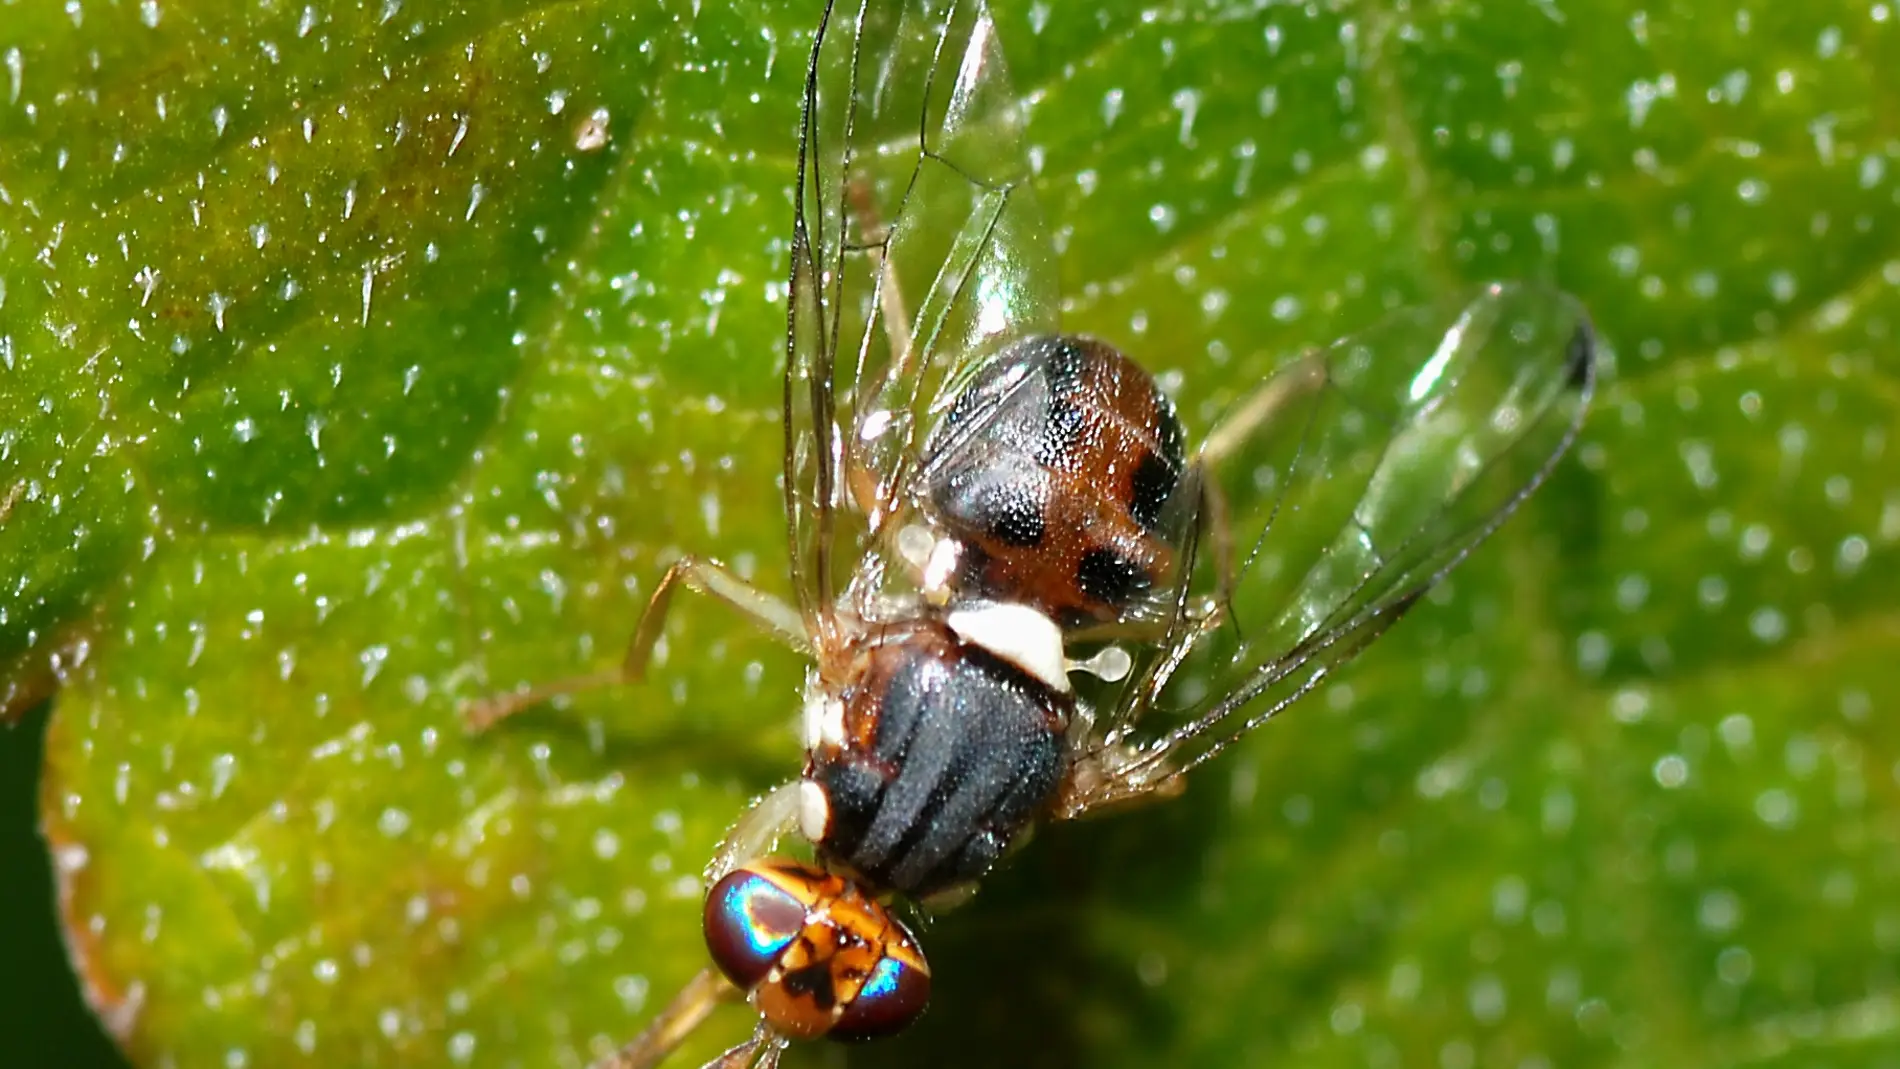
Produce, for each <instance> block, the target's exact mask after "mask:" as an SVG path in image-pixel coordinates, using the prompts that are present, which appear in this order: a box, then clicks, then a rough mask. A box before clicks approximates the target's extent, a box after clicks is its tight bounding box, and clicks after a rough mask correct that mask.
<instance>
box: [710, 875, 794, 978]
mask: <svg viewBox="0 0 1900 1069" xmlns="http://www.w3.org/2000/svg"><path fill="white" fill-rule="evenodd" d="M705 928H706V949H707V951H709V952H710V953H711V954H712V959H713V964H714V965H717V966H719V971H720V972H722V973H725V974H726V979H728V980H731V981H732V983H733V985H734V986H735V987H737V988H739V989H740V990H741V991H747V992H749V991H751V990H752V989H753V988H755V987H757V986H759V984H760V983H762V982H763V981H764V980H765V978H766V977H767V976H769V975H771V972H772V970H773V969H775V968H777V967H778V959H779V956H780V955H782V954H784V953H785V948H786V947H788V946H790V945H791V944H792V940H794V939H796V938H798V936H799V933H801V932H803V931H804V930H805V903H804V902H802V901H800V900H799V899H798V898H797V897H796V896H794V895H793V894H791V893H790V892H789V891H787V890H786V889H785V888H783V887H781V886H779V884H778V883H777V882H776V881H774V880H772V879H770V878H769V877H768V876H767V875H766V874H765V873H764V872H761V871H759V870H757V869H754V868H751V867H745V868H739V869H735V870H733V871H732V872H730V873H728V874H726V876H725V877H724V878H723V879H721V880H720V881H719V882H718V883H716V884H713V888H712V892H711V893H710V894H708V895H707V896H706V921H705Z"/></svg>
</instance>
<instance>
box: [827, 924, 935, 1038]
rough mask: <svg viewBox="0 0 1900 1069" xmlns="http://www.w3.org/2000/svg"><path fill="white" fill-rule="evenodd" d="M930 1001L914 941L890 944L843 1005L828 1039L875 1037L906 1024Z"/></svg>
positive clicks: (925, 974)
mask: <svg viewBox="0 0 1900 1069" xmlns="http://www.w3.org/2000/svg"><path fill="white" fill-rule="evenodd" d="M929 1002H930V970H929V969H928V968H926V967H925V966H924V962H923V958H922V957H921V956H920V955H918V954H917V951H916V944H915V943H912V942H908V941H906V942H905V943H903V944H895V943H894V944H892V945H891V947H890V950H889V952H888V953H886V954H885V956H884V957H882V958H879V959H878V963H877V965H876V967H875V968H873V969H872V970H871V978H870V979H869V980H866V981H865V982H864V986H863V987H862V988H859V989H858V996H857V997H856V998H854V999H852V1000H851V1002H850V1003H849V1004H848V1005H846V1006H845V1008H844V1012H843V1013H842V1014H840V1015H839V1017H838V1023H837V1024H834V1025H832V1026H831V1032H830V1033H829V1034H830V1037H831V1038H832V1039H844V1040H855V1039H877V1038H879V1037H881V1036H888V1035H894V1034H896V1033H898V1032H901V1031H903V1030H904V1029H905V1028H907V1027H909V1025H910V1023H911V1022H912V1021H914V1020H916V1019H917V1018H918V1016H919V1015H920V1014H922V1013H923V1012H924V1007H925V1006H926V1005H928V1004H929Z"/></svg>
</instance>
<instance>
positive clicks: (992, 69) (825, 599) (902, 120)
mask: <svg viewBox="0 0 1900 1069" xmlns="http://www.w3.org/2000/svg"><path fill="white" fill-rule="evenodd" d="M1021 130H1022V115H1021V111H1020V108H1019V105H1018V101H1017V98H1016V96H1015V93H1014V91H1013V90H1012V89H1011V88H1010V85H1009V79H1008V74H1007V71H1006V70H1005V68H1004V65H1003V58H1002V53H1001V51H1000V48H999V46H998V43H997V39H996V30H995V25H994V23H993V22H992V21H991V18H990V14H989V11H988V9H987V8H986V7H984V5H983V4H981V3H975V2H969V0H964V2H957V3H950V2H944V0H834V2H833V3H832V4H831V5H830V6H829V7H828V9H827V14H826V17H825V22H824V24H823V26H822V27H821V28H820V30H819V33H818V38H817V40H816V41H815V43H814V44H813V48H812V55H811V63H810V66H809V68H808V71H807V80H806V94H805V112H804V122H803V126H802V132H801V136H800V145H799V174H798V188H797V191H796V210H795V218H794V225H793V234H792V259H793V265H792V276H791V291H790V301H789V330H788V336H789V341H788V350H787V360H786V373H785V427H786V438H787V440H786V453H785V492H786V498H787V501H786V504H787V512H788V515H789V517H790V521H791V540H792V546H791V549H792V558H793V562H794V568H793V570H794V580H795V582H796V585H797V587H798V592H799V598H800V602H801V605H802V606H803V607H804V609H805V614H806V617H807V621H808V623H809V622H811V621H813V620H814V619H817V618H819V617H821V616H822V614H823V613H824V611H825V607H826V606H828V605H829V604H830V601H831V599H832V598H833V597H835V596H836V594H837V593H838V588H837V586H836V585H835V583H836V579H835V577H834V564H833V562H832V557H833V555H834V554H836V553H846V554H848V555H849V556H850V558H851V560H852V561H854V562H859V561H861V562H863V564H862V565H861V572H862V571H864V570H870V571H875V570H876V569H877V567H878V559H879V557H880V554H879V553H878V552H877V546H876V543H877V541H878V540H879V539H880V538H882V537H883V536H884V535H885V534H886V533H887V531H886V527H887V525H888V524H889V522H890V521H891V519H892V518H893V517H894V516H895V515H897V514H898V513H899V512H901V511H902V509H903V507H904V505H905V504H906V503H907V502H908V500H909V494H908V490H907V484H908V481H909V479H910V478H911V476H912V474H913V473H914V471H915V469H916V454H917V449H918V446H919V445H920V444H921V439H922V436H923V434H924V432H925V431H927V430H928V428H929V425H930V423H931V422H932V420H933V419H934V418H935V413H936V412H937V411H939V410H941V409H943V408H945V407H947V406H948V404H949V403H950V401H949V399H950V398H951V397H952V396H953V393H954V384H955V383H956V382H958V381H959V379H960V378H961V377H962V376H964V375H966V374H967V373H968V372H969V370H970V369H971V368H972V367H974V366H975V365H976V364H977V363H978V362H980V361H981V360H982V359H983V358H984V357H986V356H988V355H989V354H991V353H993V352H994V351H995V350H996V349H997V348H998V347H999V346H1000V345H1001V344H1002V343H1003V342H1005V341H1007V340H1010V339H1013V338H1015V337H1018V336H1021V335H1024V334H1032V333H1038V332H1047V331H1049V330H1052V329H1053V327H1054V319H1055V312H1056V306H1057V297H1056V291H1055V286H1054V261H1053V259H1052V257H1051V255H1050V253H1049V249H1048V243H1047V241H1046V240H1045V237H1044V234H1043V230H1042V225H1041V221H1040V218H1039V216H1038V214H1037V212H1036V208H1035V205H1034V202H1033V201H1032V200H1031V198H1030V196H1029V190H1028V188H1027V180H1028V169H1027V166H1026V164H1025V162H1024V159H1025V158H1024V155H1023V153H1022V151H1021V137H1022V134H1021ZM847 505H849V506H854V511H855V513H856V515H855V516H853V517H852V519H851V520H850V521H849V522H848V523H847V522H845V521H843V520H842V519H841V518H840V514H841V512H843V510H844V508H845V506H847ZM834 528H836V530H834Z"/></svg>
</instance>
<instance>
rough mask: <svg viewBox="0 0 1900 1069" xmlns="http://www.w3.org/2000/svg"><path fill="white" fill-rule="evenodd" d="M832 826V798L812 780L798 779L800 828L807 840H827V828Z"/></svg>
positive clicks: (819, 841)
mask: <svg viewBox="0 0 1900 1069" xmlns="http://www.w3.org/2000/svg"><path fill="white" fill-rule="evenodd" d="M830 826H831V799H830V798H828V797H826V795H825V789H824V788H823V787H821V786H819V785H818V784H816V783H813V782H812V781H811V780H808V779H802V780H799V781H798V830H799V833H800V834H802V835H803V836H804V837H805V840H806V841H807V842H813V843H822V842H824V841H825V829H826V828H828V827H830Z"/></svg>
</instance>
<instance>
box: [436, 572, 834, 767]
mask: <svg viewBox="0 0 1900 1069" xmlns="http://www.w3.org/2000/svg"><path fill="white" fill-rule="evenodd" d="M681 586H685V587H686V588H687V589H689V590H693V591H697V592H698V593H701V594H707V595H710V596H712V597H714V598H717V599H718V600H720V601H723V602H725V603H726V604H727V605H730V606H732V607H733V608H735V609H738V610H739V612H740V614H741V615H743V616H745V617H746V618H747V619H749V620H751V621H752V622H753V623H755V624H758V625H759V626H760V627H761V628H762V629H764V630H765V631H766V632H767V633H769V634H771V635H773V636H774V637H775V638H777V639H779V640H780V641H781V642H784V643H785V644H786V645H788V646H790V647H792V648H793V649H795V650H799V651H805V650H807V649H809V645H810V644H809V642H808V641H807V639H806V636H805V624H804V621H803V619H802V618H801V617H800V616H799V614H798V612H797V611H796V610H794V609H793V608H791V607H790V606H789V605H786V604H785V603H784V602H782V601H780V600H778V599H777V598H775V597H773V596H772V595H770V594H767V593H765V592H764V591H762V590H760V589H758V588H757V587H755V586H753V585H752V584H750V583H748V582H746V581H745V580H743V579H741V578H739V577H738V576H736V575H734V574H732V573H731V572H729V571H727V570H726V569H724V568H722V567H720V566H719V565H717V564H714V563H713V562H711V561H709V560H704V559H702V558H699V557H690V556H689V557H681V558H680V559H679V560H677V561H674V562H673V566H672V567H671V568H668V569H667V570H666V574H665V575H663V576H661V577H660V583H659V585H658V586H656V587H654V589H653V596H652V597H651V598H650V599H648V600H647V607H646V610H645V611H643V612H642V613H641V614H640V622H639V624H638V625H636V626H635V627H634V630H633V640H632V641H631V642H629V643H628V644H627V653H626V656H625V657H624V658H622V659H621V662H620V665H619V667H617V668H611V669H608V670H606V671H603V672H593V673H590V674H588V675H583V676H574V677H571V678H568V679H557V680H554V681H553V682H549V683H542V684H540V685H538V686H533V687H528V688H525V689H522V690H515V691H509V692H507V693H503V694H491V695H489V696H488V697H485V698H480V699H478V700H476V701H473V702H470V703H469V704H468V705H467V707H466V708H464V710H463V713H462V716H463V719H464V721H465V722H466V724H467V726H468V729H469V730H470V731H483V730H486V729H487V728H489V727H491V726H492V725H494V724H495V723H496V722H497V721H499V720H503V719H505V718H507V717H509V716H513V715H514V714H515V713H518V712H520V711H521V710H523V709H527V708H529V707H531V706H534V705H539V704H540V703H542V702H544V701H547V700H548V699H549V698H552V697H555V696H557V695H561V694H577V693H580V692H583V691H589V690H597V689H599V688H601V687H606V686H612V685H613V684H616V683H634V682H639V681H640V680H641V679H643V678H645V676H646V670H647V664H648V663H649V662H650V661H651V660H652V657H653V648H654V646H656V645H658V643H659V641H660V634H661V629H662V628H663V627H664V626H665V624H666V612H667V609H669V608H670V607H671V606H672V604H673V591H674V590H676V589H677V588H679V587H681Z"/></svg>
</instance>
